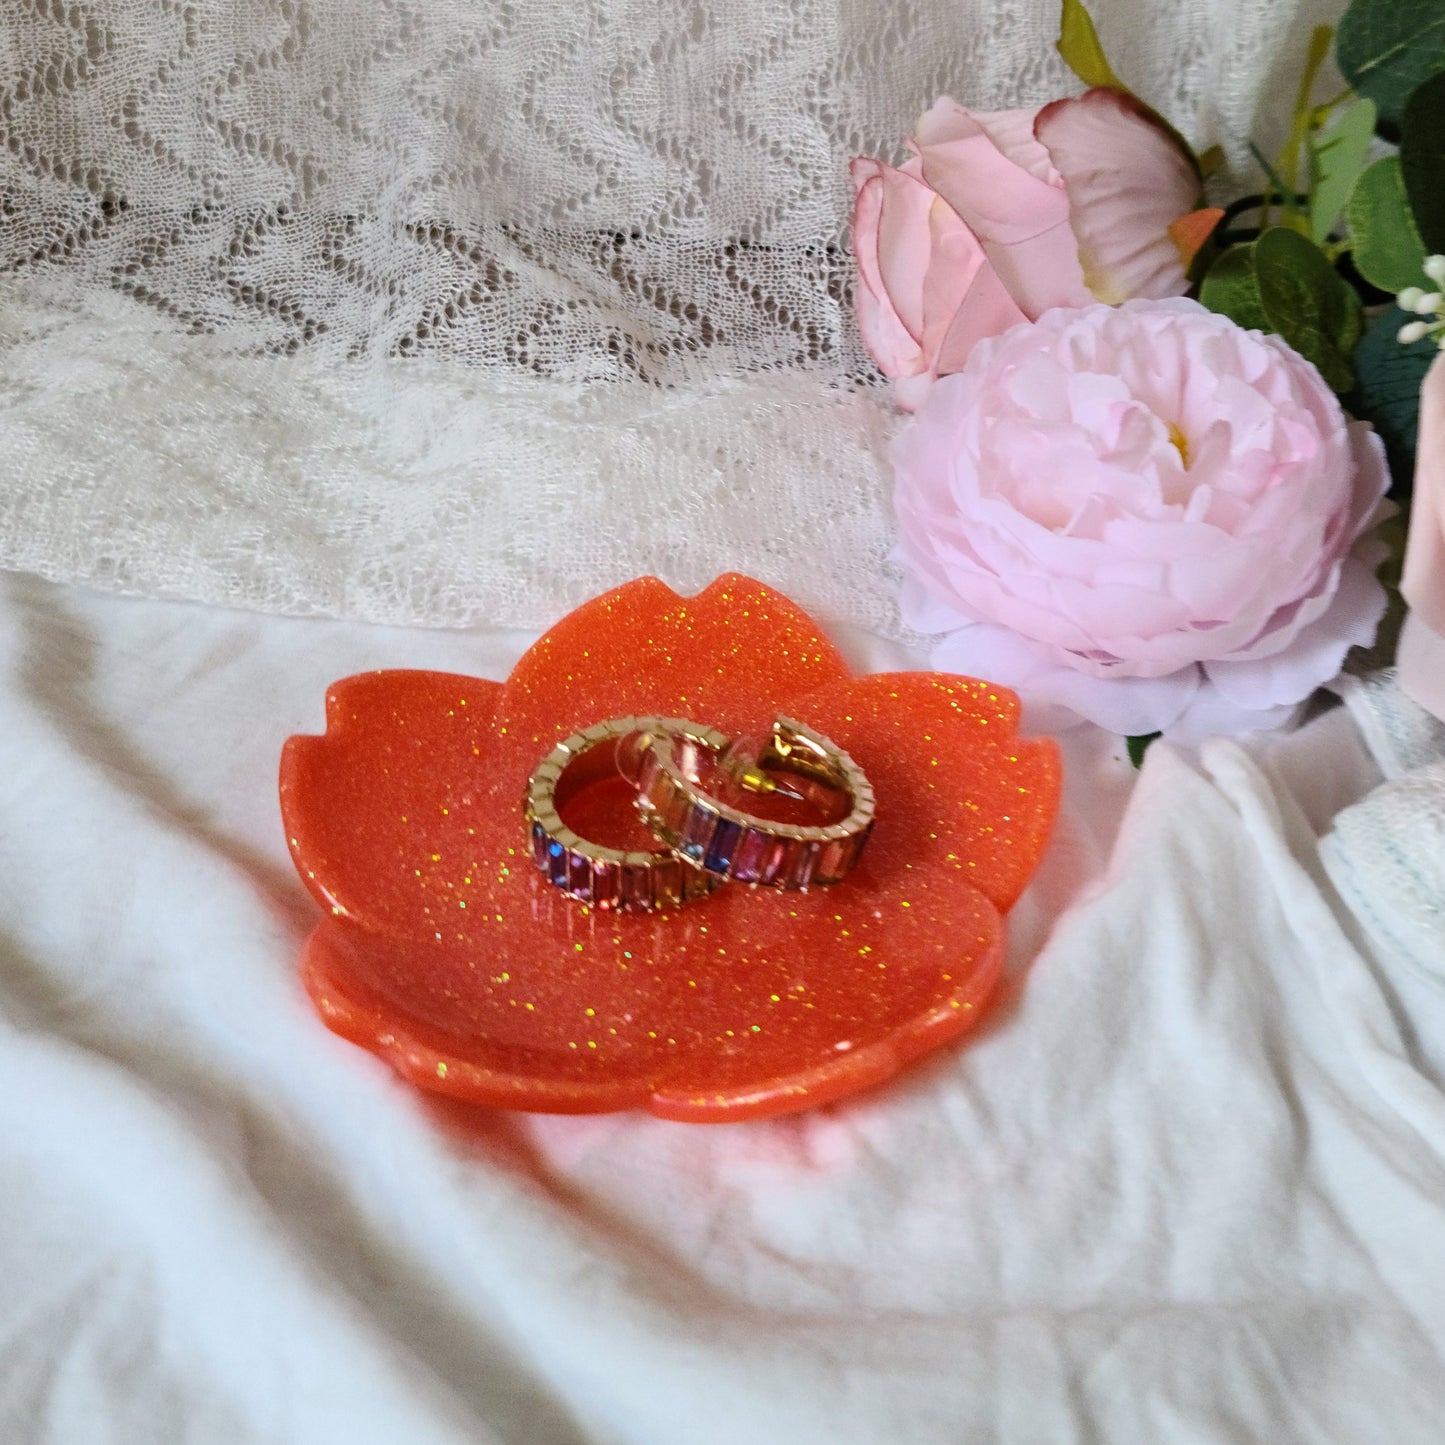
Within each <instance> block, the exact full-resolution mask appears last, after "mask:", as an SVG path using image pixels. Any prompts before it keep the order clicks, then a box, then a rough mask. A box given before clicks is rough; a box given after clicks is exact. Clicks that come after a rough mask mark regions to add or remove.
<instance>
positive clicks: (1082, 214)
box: [1034, 86, 1200, 305]
mask: <svg viewBox="0 0 1445 1445" xmlns="http://www.w3.org/2000/svg"><path fill="white" fill-rule="evenodd" d="M1034 134H1035V136H1036V137H1037V138H1038V139H1039V140H1040V141H1041V142H1042V143H1043V144H1044V146H1045V147H1047V149H1048V152H1049V156H1050V158H1051V159H1052V161H1053V163H1054V165H1055V167H1056V168H1057V169H1058V172H1059V175H1060V176H1061V177H1062V178H1063V183H1064V189H1065V191H1066V192H1067V193H1068V198H1069V219H1070V222H1071V224H1072V226H1073V229H1074V235H1075V237H1076V239H1077V241H1078V247H1079V260H1080V262H1081V263H1082V266H1083V275H1084V283H1085V285H1086V286H1087V287H1088V288H1089V290H1090V291H1091V292H1092V293H1093V295H1094V296H1095V298H1096V299H1098V300H1100V301H1104V302H1107V303H1108V304H1109V305H1117V304H1118V303H1119V302H1121V301H1127V300H1128V299H1129V298H1130V297H1131V296H1146V297H1162V296H1182V295H1183V294H1184V292H1186V291H1187V290H1188V289H1189V278H1188V276H1187V275H1186V273H1185V267H1184V264H1183V262H1182V261H1181V259H1180V252H1179V247H1178V246H1177V245H1176V244H1175V241H1174V239H1173V238H1172V237H1171V236H1170V234H1169V227H1170V225H1171V224H1172V223H1173V222H1175V221H1177V220H1178V219H1179V218H1180V217H1181V216H1183V215H1185V214H1186V213H1187V212H1189V211H1192V210H1193V209H1194V207H1195V204H1196V202H1197V201H1198V199H1199V191H1200V181H1199V174H1198V172H1197V171H1196V170H1195V168H1194V164H1193V162H1192V160H1191V158H1190V157H1189V156H1188V155H1187V154H1186V153H1185V152H1184V151H1183V150H1182V149H1181V148H1180V146H1179V143H1178V142H1177V141H1176V140H1175V139H1174V137H1173V136H1171V135H1170V134H1169V132H1168V131H1167V130H1165V129H1164V127H1163V126H1162V125H1160V123H1159V121H1158V120H1157V119H1156V118H1154V117H1153V116H1152V115H1151V114H1150V113H1149V112H1148V111H1147V110H1146V109H1145V108H1144V107H1143V106H1142V105H1141V104H1140V103H1139V102H1138V101H1137V100H1135V99H1134V98H1133V97H1132V96H1129V95H1125V94H1124V93H1123V92H1122V91H1118V90H1112V89H1110V88H1108V87H1107V86H1100V87H1097V88H1095V89H1094V90H1090V91H1088V92H1087V93H1085V94H1084V95H1082V96H1080V97H1078V98H1077V99H1076V100H1057V101H1055V102H1054V103H1053V104H1052V105H1047V106H1045V107H1044V108H1043V110H1041V111H1040V112H1039V118H1038V120H1037V121H1036V122H1035V125H1034Z"/></svg>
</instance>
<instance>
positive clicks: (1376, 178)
mask: <svg viewBox="0 0 1445 1445" xmlns="http://www.w3.org/2000/svg"><path fill="white" fill-rule="evenodd" d="M1346 219H1347V220H1348V221H1349V226H1350V243H1351V247H1352V249H1353V251H1354V257H1355V269H1356V270H1357V271H1358V272H1359V273H1360V275H1361V276H1363V277H1364V278H1365V280H1366V281H1368V282H1369V283H1370V284H1371V285H1372V286H1378V287H1379V288H1380V290H1381V291H1403V290H1404V289H1405V287H1407V286H1420V285H1422V284H1423V283H1424V278H1425V272H1424V270H1423V267H1424V265H1425V243H1424V242H1423V241H1422V240H1421V239H1420V233H1419V231H1417V230H1416V229H1415V218H1414V217H1413V216H1412V215H1411V214H1410V202H1409V201H1408V200H1407V199H1406V196H1405V178H1404V176H1403V174H1402V173H1401V171H1400V157H1399V156H1386V157H1385V158H1384V159H1383V160H1378V161H1376V162H1375V163H1374V165H1372V166H1370V167H1369V168H1368V169H1367V170H1366V171H1365V172H1364V174H1363V175H1361V177H1360V179H1359V181H1358V182H1356V184H1355V193H1354V195H1352V196H1351V197H1350V206H1349V212H1348V215H1347V218H1346Z"/></svg>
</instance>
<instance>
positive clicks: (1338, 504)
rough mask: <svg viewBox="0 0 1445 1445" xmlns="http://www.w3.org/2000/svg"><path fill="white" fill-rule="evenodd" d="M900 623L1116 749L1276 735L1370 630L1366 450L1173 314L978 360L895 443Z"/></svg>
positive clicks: (1369, 442) (1331, 404) (1317, 398)
mask: <svg viewBox="0 0 1445 1445" xmlns="http://www.w3.org/2000/svg"><path fill="white" fill-rule="evenodd" d="M893 460H894V467H895V472H896V489H895V504H896V509H897V513H898V525H899V533H900V554H901V560H902V562H903V565H904V568H905V572H906V580H905V586H904V597H903V602H904V616H905V619H906V620H907V621H908V622H909V624H910V625H911V626H913V627H916V628H917V629H918V630H919V631H923V632H945V631H946V632H948V633H949V635H948V636H947V637H946V638H945V639H943V641H942V642H941V643H940V644H939V645H938V647H937V649H936V651H935V652H934V655H933V660H934V663H935V665H936V666H938V667H940V668H944V669H947V670H949V671H953V672H962V673H969V674H972V675H974V676H977V677H987V678H989V679H991V680H993V681H995V682H1000V683H1004V684H1006V685H1007V686H1009V687H1013V688H1015V689H1017V690H1018V691H1020V692H1021V693H1022V694H1024V695H1025V697H1027V698H1029V699H1030V700H1031V701H1033V702H1035V703H1049V704H1055V705H1058V706H1059V707H1061V708H1063V709H1066V710H1068V711H1069V712H1071V713H1074V714H1078V715H1080V716H1082V717H1085V718H1089V719H1091V720H1092V721H1094V722H1096V723H1099V724H1100V725H1101V726H1103V727H1106V728H1109V729H1111V730H1112V731H1115V732H1120V733H1126V734H1140V733H1152V732H1161V731H1162V732H1165V733H1171V734H1174V735H1175V736H1181V737H1198V736H1202V735H1205V734H1208V733H1211V732H1240V731H1246V730H1248V729H1250V728H1255V727H1263V726H1273V725H1275V724H1277V723H1280V722H1283V721H1285V720H1286V719H1287V718H1288V717H1289V715H1290V713H1291V712H1292V710H1293V708H1294V706H1295V705H1296V704H1298V703H1299V702H1300V701H1302V700H1303V699H1304V698H1305V697H1307V696H1308V695H1309V694H1310V693H1311V692H1312V691H1313V690H1314V689H1315V688H1316V687H1317V686H1318V685H1319V684H1321V683H1323V682H1326V681H1328V680H1329V679H1330V678H1331V677H1333V676H1334V675H1335V674H1336V673H1337V672H1338V671H1339V668H1340V665H1341V663H1342V661H1343V659H1344V655H1345V653H1346V651H1348V649H1349V648H1350V647H1351V646H1353V645H1355V644H1357V643H1358V644H1364V643H1368V642H1369V641H1370V640H1371V639H1372V638H1373V636H1374V633H1375V628H1376V626H1377V624H1378V622H1379V619H1380V617H1381V615H1382V613H1383V612H1384V607H1385V593H1384V589H1383V588H1382V587H1381V586H1380V585H1379V583H1378V582H1376V581H1375V577H1374V568H1375V566H1376V565H1378V563H1379V561H1380V560H1381V559H1382V557H1383V554H1384V550H1385V549H1384V548H1383V546H1381V545H1380V544H1379V543H1378V542H1376V541H1374V540H1372V539H1365V540H1362V538H1364V534H1365V533H1366V531H1367V529H1368V528H1369V527H1370V526H1371V524H1372V522H1373V521H1374V520H1376V518H1377V512H1378V510H1379V508H1380V503H1381V498H1382V496H1383V494H1384V491H1385V486H1386V483H1387V480H1388V478H1387V473H1386V470H1385V464H1384V453H1383V449H1382V448H1381V446H1380V443H1379V439H1378V438H1377V437H1376V436H1375V435H1374V433H1373V432H1371V431H1370V429H1369V428H1368V427H1366V426H1365V425H1363V424H1362V423H1359V422H1353V423H1352V422H1349V421H1347V419H1346V418H1345V415H1344V413H1343V412H1342V411H1341V410H1340V407H1339V403H1338V402H1337V401H1336V400H1335V397H1334V394H1333V393H1332V392H1331V391H1330V389H1329V387H1328V386H1326V385H1325V383H1324V381H1323V380H1322V378H1321V377H1320V375H1319V373H1318V372H1317V371H1316V370H1315V368H1314V367H1313V366H1311V365H1310V364H1309V363H1308V362H1307V361H1305V360H1304V359H1303V358H1302V357H1300V356H1299V355H1297V354H1296V353H1295V352H1293V351H1291V350H1290V349H1289V347H1287V346H1286V345H1285V344H1284V343H1283V342H1282V341H1280V340H1279V338H1278V337H1275V336H1264V335H1261V334H1260V333H1259V332H1257V331H1245V330H1243V329H1242V328H1240V327H1239V326H1236V325H1235V324H1234V323H1233V322H1232V321H1229V320H1228V319H1226V318H1225V317H1222V316H1216V315H1214V314H1213V313H1211V312H1209V311H1206V310H1205V309H1204V308H1203V307H1202V306H1200V305H1198V304H1197V303H1196V302H1193V301H1186V300H1183V299H1176V300H1165V301H1152V302H1151V301H1131V302H1129V303H1127V304H1125V305H1123V306H1121V307H1118V308H1117V309H1116V308H1111V307H1107V306H1091V307H1088V308H1087V309H1085V310H1081V311H1054V312H1050V313H1048V314H1047V315H1045V316H1043V317H1042V318H1041V319H1040V320H1039V322H1038V323H1037V324H1036V325H1033V326H1019V327H1016V328H1015V329H1014V330H1012V331H1009V332H1007V333H1005V334H1004V335H1003V336H1000V337H997V338H994V339H992V340H989V341H985V342H982V343H980V345H979V346H977V347H976V348H975V349H974V352H973V354H972V355H971V356H970V358H969V361H968V365H967V366H966V367H965V368H964V370H963V371H962V372H961V373H960V374H959V375H957V376H951V377H945V378H943V379H942V380H941V381H939V382H938V383H937V384H936V385H935V386H934V387H933V389H932V391H931V392H930V394H929V397H928V399H927V401H926V402H925V404H924V405H923V407H922V408H921V409H920V410H919V412H918V414H917V415H916V416H915V417H914V418H913V419H912V421H911V422H910V423H909V424H908V426H907V427H906V428H905V429H904V431H903V432H902V434H901V435H900V436H899V438H898V440H897V441H896V442H895V444H894V451H893Z"/></svg>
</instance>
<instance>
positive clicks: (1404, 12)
mask: <svg viewBox="0 0 1445 1445" xmlns="http://www.w3.org/2000/svg"><path fill="white" fill-rule="evenodd" d="M1335 58H1336V59H1337V60H1338V61H1339V65H1340V70H1341V71H1342V72H1343V73H1344V77H1345V79H1346V80H1348V81H1349V82H1350V85H1351V86H1353V87H1354V89H1355V90H1356V91H1358V92H1359V94H1361V95H1364V96H1368V97H1369V98H1370V99H1371V100H1373V101H1374V102H1375V104H1376V105H1377V106H1378V107H1379V110H1380V121H1381V123H1382V126H1383V128H1384V129H1386V130H1388V131H1391V132H1393V131H1395V130H1396V129H1397V128H1398V126H1399V124H1400V121H1401V119H1402V117H1403V116H1404V112H1405V102H1406V101H1407V100H1408V99H1409V98H1410V93H1411V92H1412V91H1413V90H1414V89H1415V87H1416V86H1417V85H1419V84H1420V82H1421V81H1423V80H1425V79H1427V78H1428V77H1429V76H1432V75H1434V74H1435V73H1436V72H1437V71H1440V70H1445V5H1441V3H1440V0H1353V3H1352V4H1351V5H1350V8H1349V9H1348V10H1346V11H1345V13H1344V15H1343V17H1342V18H1341V20H1340V29H1339V35H1338V38H1337V39H1336V42H1335Z"/></svg>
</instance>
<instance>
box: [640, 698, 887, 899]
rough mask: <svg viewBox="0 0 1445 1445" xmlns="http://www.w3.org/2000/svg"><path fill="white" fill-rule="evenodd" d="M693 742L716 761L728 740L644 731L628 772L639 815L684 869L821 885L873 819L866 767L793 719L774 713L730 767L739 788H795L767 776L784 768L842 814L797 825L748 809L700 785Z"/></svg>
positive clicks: (793, 885)
mask: <svg viewBox="0 0 1445 1445" xmlns="http://www.w3.org/2000/svg"><path fill="white" fill-rule="evenodd" d="M713 738H714V739H719V738H720V735H717V734H714V735H713ZM699 746H701V747H702V748H705V749H706V750H707V751H708V752H710V753H711V754H712V755H713V757H712V761H713V763H714V764H715V765H716V764H721V763H724V762H725V760H726V759H727V755H728V750H729V748H730V746H731V744H730V743H729V741H728V739H726V738H720V740H716V741H715V740H709V741H704V742H701V744H700V743H699V735H698V734H697V733H696V732H695V733H694V734H692V735H686V734H679V733H678V732H676V731H673V732H669V731H667V730H666V729H658V730H656V731H654V732H648V733H646V735H645V736H644V737H643V738H642V740H641V743H640V746H639V748H638V759H639V762H638V768H637V776H636V779H635V782H636V786H637V790H638V799H637V806H638V810H639V812H640V813H641V814H642V817H643V819H644V821H645V822H646V823H647V825H648V826H649V827H650V828H651V829H652V830H653V832H655V833H656V834H657V835H658V837H659V838H661V839H662V840H663V841H664V842H666V843H667V844H668V845H669V846H670V847H672V848H674V849H676V850H677V853H678V855H679V856H680V857H681V858H682V859H683V860H684V862H685V863H687V864H690V865H692V869H693V871H697V872H701V873H704V874H707V875H709V876H713V877H716V878H718V879H720V880H721V879H732V880H734V881H736V882H739V883H746V884H748V885H750V886H752V887H764V888H778V889H795V890H806V889H807V888H810V887H825V886H830V885H832V884H835V883H839V882H841V881H842V880H843V879H844V878H845V877H846V876H847V875H848V873H849V872H850V871H851V870H852V868H853V867H854V865H855V864H856V863H857V861H858V858H859V856H860V855H861V853H862V851H863V846H864V844H865V843H866V842H867V841H868V835H869V834H870V833H871V831H872V829H873V818H874V811H875V801H874V796H873V788H872V785H871V784H870V783H869V781H868V779H867V776H866V775H865V774H864V772H863V770H862V769H861V768H860V767H859V766H858V764H857V763H856V762H854V761H853V759H852V758H851V757H849V756H848V754H847V753H845V752H844V751H843V750H842V748H840V747H838V746H837V744H836V743H834V742H832V741H831V740H830V739H829V738H826V737H824V736H823V734H822V733H819V732H815V731H814V730H813V729H811V728H809V727H807V726H806V725H804V724H803V723H799V722H794V721H793V720H792V719H791V718H784V717H780V718H779V719H778V720H777V721H776V722H775V723H774V724H773V730H772V736H771V738H770V739H769V741H768V743H767V744H766V746H764V748H763V749H762V751H761V752H760V753H759V754H758V756H757V758H756V759H755V760H753V761H752V762H751V763H747V762H744V763H742V764H740V765H739V767H738V768H737V769H736V770H734V772H733V776H734V779H735V781H736V782H738V783H739V785H740V786H741V787H742V788H743V789H745V790H750V791H753V792H758V793H766V792H773V791H783V792H785V793H786V795H787V796H790V797H793V798H803V797H804V796H805V795H804V794H802V793H798V792H795V791H793V790H791V789H786V788H783V787H782V785H781V784H779V783H778V782H777V780H776V775H778V774H783V775H787V774H792V775H795V776H796V777H798V778H800V779H803V780H805V782H806V783H811V784H814V785H817V786H818V787H819V788H820V789H821V790H822V791H823V793H824V794H825V795H827V797H828V801H829V802H832V803H835V804H836V802H837V801H838V800H842V801H843V803H844V804H845V805H846V808H847V814H846V816H845V817H844V818H842V819H841V820H839V821H837V822H827V823H818V824H813V825H803V824H796V823H780V822H775V821H772V820H771V819H767V818H762V817H758V816H756V815H754V814H752V813H747V812H744V811H742V810H741V809H740V808H737V807H733V806H731V805H730V804H728V803H726V802H724V801H722V800H721V799H719V798H717V797H714V796H713V795H712V794H711V793H709V792H707V791H706V790H705V789H704V787H703V785H702V783H701V782H700V781H699V779H700V775H701V770H700V766H699V764H700V762H701V756H700V753H699Z"/></svg>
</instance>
